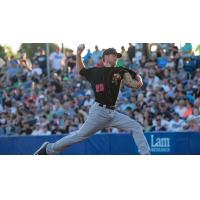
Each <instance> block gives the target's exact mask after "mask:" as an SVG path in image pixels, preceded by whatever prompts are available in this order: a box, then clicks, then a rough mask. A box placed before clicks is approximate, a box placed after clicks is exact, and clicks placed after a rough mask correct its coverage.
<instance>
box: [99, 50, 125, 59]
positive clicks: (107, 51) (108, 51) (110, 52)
mask: <svg viewBox="0 0 200 200" xmlns="http://www.w3.org/2000/svg"><path fill="white" fill-rule="evenodd" d="M110 54H114V55H116V56H117V58H121V57H122V54H121V53H117V51H116V49H114V48H109V49H106V50H104V52H103V55H102V57H103V58H104V56H105V55H110Z"/></svg>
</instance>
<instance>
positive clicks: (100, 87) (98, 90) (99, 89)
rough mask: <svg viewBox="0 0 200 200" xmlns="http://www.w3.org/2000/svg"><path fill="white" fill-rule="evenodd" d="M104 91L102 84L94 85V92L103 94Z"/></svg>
mask: <svg viewBox="0 0 200 200" xmlns="http://www.w3.org/2000/svg"><path fill="white" fill-rule="evenodd" d="M103 91H104V84H103V83H100V84H97V85H96V92H103Z"/></svg>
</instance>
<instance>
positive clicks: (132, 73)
mask: <svg viewBox="0 0 200 200" xmlns="http://www.w3.org/2000/svg"><path fill="white" fill-rule="evenodd" d="M123 69H124V70H125V71H126V72H129V74H130V75H131V76H132V78H133V79H134V78H135V77H136V75H137V73H136V72H135V71H133V70H131V69H126V68H123Z"/></svg>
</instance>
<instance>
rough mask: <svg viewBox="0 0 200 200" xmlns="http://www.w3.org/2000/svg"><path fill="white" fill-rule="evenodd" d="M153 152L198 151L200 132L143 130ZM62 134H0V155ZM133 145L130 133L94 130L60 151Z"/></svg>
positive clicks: (115, 151) (98, 151) (24, 151)
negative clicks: (11, 135) (7, 135)
mask: <svg viewBox="0 0 200 200" xmlns="http://www.w3.org/2000/svg"><path fill="white" fill-rule="evenodd" d="M145 135H146V138H147V140H148V143H149V145H150V148H151V153H152V154H153V155H194V154H200V133H197V132H196V133H194V132H193V133H192V132H148V133H145ZM62 137H63V135H62V136H61V135H52V136H17V137H0V154H1V155H32V154H33V153H34V152H35V150H36V149H37V148H38V147H39V146H40V145H41V144H42V143H43V142H44V141H50V142H54V141H56V140H58V139H60V138H62ZM135 154H138V153H137V148H136V145H135V143H134V141H133V138H132V136H131V135H130V134H126V133H124V134H106V133H104V134H98V135H94V136H92V137H90V138H89V139H87V140H85V141H82V142H80V143H78V144H74V145H72V146H71V147H69V148H67V149H66V150H65V151H64V152H63V153H62V155H135Z"/></svg>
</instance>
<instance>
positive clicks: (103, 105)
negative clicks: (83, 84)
mask: <svg viewBox="0 0 200 200" xmlns="http://www.w3.org/2000/svg"><path fill="white" fill-rule="evenodd" d="M98 104H99V106H101V107H104V108H108V109H111V110H114V109H115V106H108V105H105V104H102V103H98Z"/></svg>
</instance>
